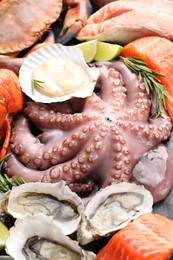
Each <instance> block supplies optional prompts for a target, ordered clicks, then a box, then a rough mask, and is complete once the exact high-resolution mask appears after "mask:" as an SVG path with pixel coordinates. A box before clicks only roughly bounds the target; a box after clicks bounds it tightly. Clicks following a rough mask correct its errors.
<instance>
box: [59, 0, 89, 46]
mask: <svg viewBox="0 0 173 260" xmlns="http://www.w3.org/2000/svg"><path fill="white" fill-rule="evenodd" d="M64 3H65V5H66V6H67V8H68V11H67V13H66V16H65V19H64V23H63V28H62V30H61V32H60V37H59V38H58V42H60V43H63V44H64V43H66V42H68V41H69V40H71V39H72V38H74V37H75V36H76V35H77V33H78V32H79V30H80V29H81V28H82V27H83V26H84V25H85V24H86V21H87V19H88V10H87V1H86V0H65V1H64Z"/></svg>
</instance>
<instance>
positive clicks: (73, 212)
mask: <svg viewBox="0 0 173 260" xmlns="http://www.w3.org/2000/svg"><path fill="white" fill-rule="evenodd" d="M5 200H6V201H7V198H6V196H5ZM83 210H84V205H83V202H82V200H81V198H80V197H79V196H78V195H77V194H76V193H75V192H72V191H71V190H70V188H69V187H68V186H66V185H65V182H64V181H60V182H58V183H55V184H52V183H41V182H35V183H25V184H22V185H20V186H18V187H14V188H13V189H12V190H11V192H10V193H9V197H8V205H7V211H8V213H10V214H11V215H12V216H13V217H14V218H19V219H21V218H23V217H25V216H27V215H31V216H33V215H36V214H39V213H43V214H45V215H47V216H49V217H51V218H52V220H53V221H54V222H55V223H56V224H57V225H58V227H59V228H60V229H61V230H62V231H63V233H64V234H65V235H68V234H71V233H73V232H74V231H76V229H77V226H78V224H79V221H80V219H81V213H82V212H83Z"/></svg>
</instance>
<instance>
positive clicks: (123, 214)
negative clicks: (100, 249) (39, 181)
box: [77, 182, 153, 245]
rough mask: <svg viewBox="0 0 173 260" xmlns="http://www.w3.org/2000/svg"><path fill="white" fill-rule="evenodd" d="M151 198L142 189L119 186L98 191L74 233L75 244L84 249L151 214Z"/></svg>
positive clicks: (148, 193) (121, 184)
mask: <svg viewBox="0 0 173 260" xmlns="http://www.w3.org/2000/svg"><path fill="white" fill-rule="evenodd" d="M152 205H153V197H152V195H151V193H150V192H149V191H148V190H146V189H145V188H144V187H143V186H139V185H136V184H134V183H126V182H124V183H118V184H112V185H110V186H107V187H106V188H104V189H102V190H100V191H98V192H97V193H96V194H95V195H94V196H93V198H92V199H91V200H90V201H89V203H88V204H87V206H86V208H85V210H84V212H83V214H82V218H81V222H80V223H79V226H78V229H77V238H78V239H77V240H78V241H79V243H80V244H81V245H85V244H87V243H89V242H91V241H93V240H96V239H98V238H100V237H106V236H109V235H110V234H112V233H115V231H117V230H119V229H121V228H123V227H124V226H126V225H127V224H128V223H129V222H130V221H132V220H133V219H135V218H137V217H138V216H140V215H141V214H144V213H148V212H151V211H152Z"/></svg>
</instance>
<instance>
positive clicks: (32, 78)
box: [19, 44, 99, 103]
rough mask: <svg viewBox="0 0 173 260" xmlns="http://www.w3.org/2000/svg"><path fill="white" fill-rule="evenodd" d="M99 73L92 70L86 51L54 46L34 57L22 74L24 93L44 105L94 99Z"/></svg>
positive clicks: (30, 58)
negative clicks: (91, 96)
mask: <svg viewBox="0 0 173 260" xmlns="http://www.w3.org/2000/svg"><path fill="white" fill-rule="evenodd" d="M98 76H99V70H94V69H91V68H90V67H89V66H88V65H87V64H86V62H85V60H84V57H83V54H82V51H81V50H79V49H78V48H75V47H73V46H63V45H61V44H51V45H47V46H45V47H42V48H40V49H38V50H37V51H34V52H33V53H31V54H30V55H29V56H28V57H27V58H26V59H25V61H24V62H23V64H22V66H21V68H20V71H19V80H20V84H21V88H22V91H23V92H24V93H25V94H26V95H27V96H29V97H30V98H31V99H33V100H34V101H37V102H42V103H52V102H62V101H65V100H68V99H70V98H73V97H81V98H84V97H87V96H90V95H92V93H93V90H94V87H95V83H96V81H97V78H98Z"/></svg>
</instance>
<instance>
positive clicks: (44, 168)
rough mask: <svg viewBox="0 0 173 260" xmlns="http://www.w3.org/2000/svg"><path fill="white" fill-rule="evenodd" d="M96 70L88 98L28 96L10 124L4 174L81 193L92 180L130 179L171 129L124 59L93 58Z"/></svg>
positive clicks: (102, 184) (99, 182)
mask: <svg viewBox="0 0 173 260" xmlns="http://www.w3.org/2000/svg"><path fill="white" fill-rule="evenodd" d="M91 67H92V68H93V69H98V70H100V74H99V78H98V81H97V83H96V86H95V90H94V92H93V94H92V95H91V96H90V97H87V98H84V99H74V100H73V99H72V100H70V101H68V102H66V103H57V104H56V103H55V104H45V103H36V102H34V101H31V100H29V101H28V102H27V103H26V107H25V109H24V113H23V114H21V115H19V116H18V118H17V119H16V121H15V122H14V123H13V126H12V137H11V140H10V150H9V152H10V153H11V156H10V157H9V158H8V159H7V160H6V162H5V163H4V169H5V172H6V173H7V174H8V176H10V177H12V178H15V177H22V178H23V179H24V180H25V181H26V182H37V181H38V182H51V183H55V182H59V181H60V180H64V181H66V183H67V184H68V185H69V187H70V188H71V189H72V190H73V191H75V192H77V193H78V194H82V193H85V192H91V191H92V190H93V188H94V187H95V185H96V184H97V186H98V187H99V188H104V187H106V186H108V185H111V184H112V183H118V182H128V181H129V180H130V177H131V174H132V171H133V168H134V166H135V165H136V163H137V162H138V161H139V160H140V158H141V156H142V155H143V154H144V153H145V152H146V151H149V150H150V149H152V148H153V147H155V146H156V145H157V144H159V143H161V142H162V141H164V140H166V139H168V137H169V136H170V132H171V129H172V123H171V119H170V117H169V116H168V115H167V113H166V112H165V110H164V108H163V113H162V116H159V117H156V116H154V105H153V104H154V102H152V98H153V97H152V96H151V95H149V94H147V92H146V89H145V85H144V82H143V81H142V80H139V78H138V76H137V75H136V74H135V73H133V72H132V71H131V70H129V69H128V68H127V67H126V65H125V64H124V63H123V61H121V60H118V61H114V62H102V63H95V64H94V65H92V66H91Z"/></svg>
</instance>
